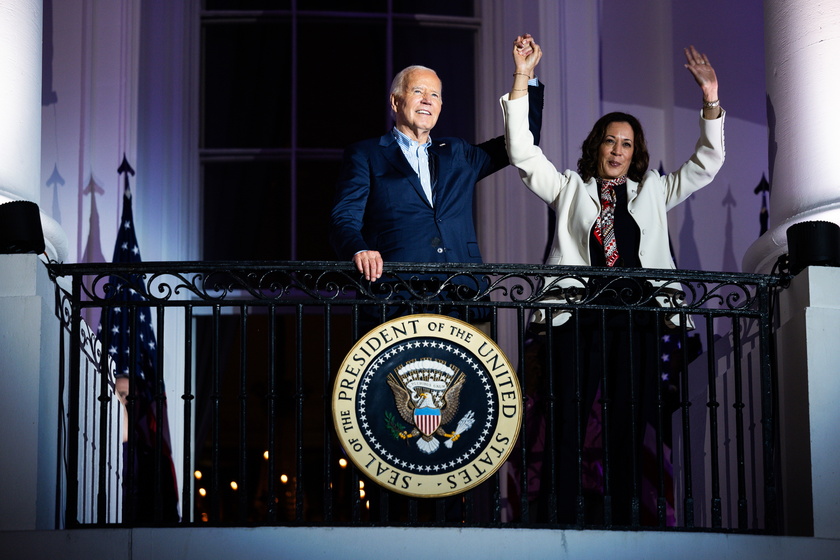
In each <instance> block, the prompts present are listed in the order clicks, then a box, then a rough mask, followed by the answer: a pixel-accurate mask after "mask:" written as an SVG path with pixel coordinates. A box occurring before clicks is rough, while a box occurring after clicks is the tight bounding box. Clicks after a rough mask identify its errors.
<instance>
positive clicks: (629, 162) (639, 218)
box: [501, 36, 725, 524]
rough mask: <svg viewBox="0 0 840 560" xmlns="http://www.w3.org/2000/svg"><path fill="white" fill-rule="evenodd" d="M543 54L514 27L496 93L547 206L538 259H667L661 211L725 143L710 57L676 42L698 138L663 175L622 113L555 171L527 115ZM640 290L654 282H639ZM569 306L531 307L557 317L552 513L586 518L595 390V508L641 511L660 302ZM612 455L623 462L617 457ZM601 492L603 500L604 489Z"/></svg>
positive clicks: (691, 188) (514, 149) (714, 166)
mask: <svg viewBox="0 0 840 560" xmlns="http://www.w3.org/2000/svg"><path fill="white" fill-rule="evenodd" d="M541 56H542V52H541V50H540V47H539V46H538V45H537V44H536V43H534V41H533V39H532V38H531V37H527V36H526V37H518V38H517V41H516V42H515V43H514V49H513V57H514V61H515V63H516V73H515V74H514V82H513V86H512V88H511V91H510V93H509V94H507V95H505V96H503V97H502V99H501V104H502V109H503V113H504V117H505V133H506V136H507V149H508V155H509V156H510V161H511V163H512V164H513V165H515V166H516V167H518V168H519V170H520V176H521V177H522V180H523V182H524V183H525V185H526V186H527V187H528V188H529V189H531V191H533V192H534V193H535V194H536V195H537V196H539V197H540V198H541V199H542V200H543V201H544V202H545V203H546V204H548V205H549V206H551V208H552V209H553V210H554V212H555V214H556V230H555V235H554V239H553V242H552V246H551V251H550V254H549V257H548V260H547V261H546V264H552V265H554V264H560V265H573V266H610V267H634V268H639V267H641V268H660V269H673V268H675V267H674V262H673V260H672V258H671V253H670V245H669V238H668V221H667V217H666V213H667V211H668V210H670V209H671V208H673V207H674V206H676V205H677V204H679V203H680V202H682V201H683V200H685V199H686V198H688V196H689V195H691V194H692V193H693V192H695V191H697V190H699V189H701V188H702V187H704V186H706V185H708V184H709V183H710V182H711V181H712V179H714V177H715V174H716V173H717V172H718V170H720V167H721V165H723V161H724V155H725V154H724V136H723V122H724V116H725V112H724V111H723V110H722V109H721V107H720V102H719V100H718V82H717V77H716V75H715V71H714V69H713V68H712V66H711V64H709V60H708V58H707V57H706V56H705V55H703V54H701V53H699V52H698V51H697V50H696V49H695V48H694V47H693V46H692V47H689V48H687V49H685V56H686V61H687V62H686V65H685V67H686V68H687V69H688V70H689V72H691V74H692V76H694V79H695V81H696V82H697V84H698V85H699V86H700V89H701V91H702V94H703V105H702V115H701V119H700V139H699V141H698V142H697V145H696V147H695V151H694V154H693V155H692V156H691V158H690V159H689V160H688V161H687V162H686V163H684V164H683V165H682V166H681V167H680V168H679V169H678V170H677V171H676V172H674V173H669V174H667V175H660V174H659V173H658V172H657V171H655V170H648V169H647V166H648V162H649V156H648V153H647V146H646V144H645V139H644V132H643V130H642V127H641V124H640V123H639V121H638V120H637V119H636V118H635V117H633V116H632V115H628V114H625V113H610V114H608V115H604V116H603V117H601V118H600V119H599V120H598V121H597V122H596V123H595V125H594V126H593V128H592V131H591V132H590V133H589V135H588V137H587V138H586V140H585V141H584V142H583V146H582V153H581V157H580V159H579V160H578V170H577V172H575V171H571V170H566V171H564V172H562V173H561V172H559V171H558V170H557V169H556V168H555V166H554V165H553V164H552V163H551V162H550V161H549V160H548V159H547V158H546V157H545V155H544V154H543V152H542V151H541V150H540V149H539V148H538V147H537V146H535V145H534V143H533V140H532V138H531V136H530V133H529V132H528V126H527V125H528V105H527V99H525V98H526V97H527V89H528V88H527V78H528V76H529V75H531V74H532V71H533V67H534V66H535V65H536V63H537V62H538V61H539V59H540V58H541ZM572 282H573V281H570V280H567V279H564V280H563V281H560V282H558V286H559V287H568V286H570V285H571V283H572ZM630 284H632V282H630ZM651 284H654V283H651ZM578 286H581V284H580V283H578ZM626 286H627V285H622V284H619V285H618V289H615V288H616V286H615V285H612V286H611V288H612V289H606V290H603V292H602V293H603V294H605V295H602V296H601V297H600V298H599V299H597V300H596V301H595V303H601V304H610V305H613V304H614V305H617V306H619V307H620V306H621V302H620V301H619V300H620V299H621V298H622V297H623V296H625V295H626V294H624V293H622V292H621V288H624V287H626ZM636 287H637V291H638V286H636ZM589 288H590V289H592V288H593V286H592V285H590V286H589ZM594 288H595V290H596V292H597V291H598V290H599V289H600V288H603V286H602V285H598V284H596V285H595V286H594ZM643 290H648V291H649V292H651V293H653V290H651V288H650V286H648V285H647V284H646V285H645V287H644V288H643ZM569 293H570V292H569V291H566V292H565V294H564V296H563V297H564V298H568V297H569ZM578 293H581V292H580V291H579V292H578ZM607 294H612V296H610V295H607ZM656 295H657V297H656V299H657V301H658V302H659V303H660V304H662V305H669V304H670V303H671V302H672V301H673V299H674V298H668V297H667V296H666V295H664V291H657V292H656ZM558 299H559V298H558ZM669 300H671V301H669ZM563 301H566V300H565V299H563ZM576 315H577V316H576V317H575V320H574V321H569V318H570V317H572V314H571V312H564V313H557V314H555V315H554V316H553V317H552V319H551V321H547V320H546V318H545V317H544V316H543V315H542V313H537V314H536V316H535V321H536V322H537V323H548V324H550V325H551V326H552V327H554V329H553V332H552V335H553V336H552V340H553V346H554V348H553V351H554V353H555V354H554V355H555V358H554V360H553V363H554V364H555V371H554V375H555V378H556V380H557V386H558V388H559V389H558V390H559V393H560V394H559V395H558V396H559V402H558V408H559V411H558V413H559V415H560V416H559V417H558V418H557V420H558V423H559V426H558V431H559V436H558V437H559V439H560V442H559V457H558V461H559V468H558V473H559V481H558V507H559V513H560V516H561V521H564V520H565V521H572V522H574V521H577V522H581V521H582V520H583V519H584V517H583V511H584V508H582V507H576V505H577V506H580V505H584V504H586V500H576V498H577V497H579V496H581V494H582V493H583V494H585V492H582V490H584V489H585V484H583V483H582V478H581V472H580V471H579V470H578V461H579V460H581V461H582V456H581V455H579V453H580V452H581V448H582V444H583V441H584V437H585V433H586V430H585V427H586V425H587V423H588V422H589V421H590V420H591V417H590V414H589V411H591V410H592V404H593V403H594V402H595V397H596V395H598V394H600V398H599V401H598V402H599V404H602V405H603V406H602V407H598V408H596V411H604V412H606V414H605V415H604V417H603V418H602V419H603V420H604V422H605V427H604V432H603V435H604V436H605V439H606V443H605V444H604V445H603V452H604V455H605V457H604V459H605V463H606V464H607V465H610V457H612V465H610V467H609V471H608V472H607V473H606V476H605V478H604V482H605V484H604V486H603V487H602V488H600V491H599V494H601V493H602V494H603V495H605V496H610V498H611V504H612V505H611V507H605V508H604V515H605V516H606V518H605V521H607V522H609V521H610V520H612V521H613V522H615V523H618V524H625V523H634V522H638V520H639V519H638V517H636V514H638V511H639V510H638V508H634V507H633V504H634V499H638V498H639V497H640V488H641V470H642V469H641V455H642V444H641V442H642V437H643V434H644V429H645V425H646V422H648V421H649V420H650V411H651V410H652V408H653V404H654V399H655V394H656V382H657V365H658V360H657V355H658V353H657V345H656V342H657V340H656V332H657V327H656V325H655V319H656V317H657V315H658V314H654V313H638V312H636V313H634V314H633V316H632V320H630V319H628V317H630V315H629V314H627V313H626V312H621V311H614V312H606V313H604V314H601V312H600V311H589V312H586V311H577V312H576ZM676 317H678V316H677V315H674V317H672V318H671V319H672V324H671V325H669V326H673V323H674V321H673V319H674V318H676ZM578 390H579V391H580V393H581V395H580V398H579V399H578V398H577V396H576V393H577V391H578ZM607 421H609V425H608V426H607V424H606V422H607ZM654 425H655V424H654ZM616 458H618V460H616ZM619 460H620V461H621V464H622V465H623V466H622V468H616V466H615V465H616V464H618V462H619ZM624 465H626V466H624ZM604 504H605V506H606V505H608V504H610V501H609V500H604ZM635 504H636V505H638V502H635ZM564 514H565V517H564Z"/></svg>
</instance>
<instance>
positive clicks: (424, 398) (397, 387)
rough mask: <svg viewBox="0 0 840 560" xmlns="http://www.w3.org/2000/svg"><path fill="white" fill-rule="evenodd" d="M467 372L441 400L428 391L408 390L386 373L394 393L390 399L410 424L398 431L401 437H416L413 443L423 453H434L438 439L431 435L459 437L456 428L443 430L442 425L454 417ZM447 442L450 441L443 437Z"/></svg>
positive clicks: (453, 439) (438, 443)
mask: <svg viewBox="0 0 840 560" xmlns="http://www.w3.org/2000/svg"><path fill="white" fill-rule="evenodd" d="M466 379H467V376H466V375H465V374H464V373H463V372H461V374H460V375H459V376H458V377H457V378H456V379H455V381H453V382H452V383H451V384H450V385H449V386H448V387H447V388H446V391H444V392H443V395H442V397H441V404H440V405H437V404H436V403H435V399H434V396H433V395H432V393H431V392H426V391H421V390H416V389H415V390H414V391H411V390H409V389H408V388H407V387H405V385H403V383H402V381H401V380H400V379H399V378H398V377H397V376H395V375H394V374H393V373H392V374H389V375H388V385H389V386H390V387H391V391H392V392H393V393H394V402H395V404H396V405H397V410H398V411H399V413H400V416H402V419H403V420H405V421H406V422H408V423H409V424H411V425H412V426H413V427H412V429H411V431H410V432H409V431H407V430H403V431H402V432H400V434H399V435H400V437H401V438H402V439H410V438H413V437H418V436H419V439H418V440H417V447H418V448H419V449H420V451H422V452H423V453H428V454H431V453H434V452H435V451H437V450H438V447H440V442H439V441H438V440H437V438H436V437H435V436H443V437H446V438H449V439H450V440H451V441H455V440H457V439H458V438H459V437H460V432H459V431H457V430H456V431H455V432H452V433H446V431H445V430H444V429H443V428H442V426H445V425H446V424H448V423H449V422H451V421H452V419H453V418H454V417H455V414H456V413H457V412H458V400H459V399H460V396H461V388H462V387H463V386H464V382H465V381H466ZM447 444H448V445H449V446H451V445H452V444H451V443H449V441H447Z"/></svg>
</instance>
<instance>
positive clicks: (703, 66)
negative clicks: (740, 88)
mask: <svg viewBox="0 0 840 560" xmlns="http://www.w3.org/2000/svg"><path fill="white" fill-rule="evenodd" d="M685 60H686V65H685V67H686V68H688V71H689V72H691V75H692V76H694V80H695V81H696V82H697V85H699V86H700V89H701V90H702V91H703V116H704V117H706V118H707V119H708V118H717V117H719V116H720V114H721V111H722V110H721V109H720V106H719V103H720V98H719V97H718V80H717V74H715V69H714V68H713V67H712V64H711V63H710V62H709V57H707V56H706V55H705V54H703V53H701V52H699V51H698V50H697V49H695V48H694V45H691V46H690V47H688V48H687V49H685ZM710 105H711V106H710Z"/></svg>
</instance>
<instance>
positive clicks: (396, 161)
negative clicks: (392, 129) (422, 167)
mask: <svg viewBox="0 0 840 560" xmlns="http://www.w3.org/2000/svg"><path fill="white" fill-rule="evenodd" d="M379 145H380V146H381V147H382V153H383V155H384V156H385V159H387V160H388V162H389V163H390V164H391V165H393V166H394V168H396V169H397V171H399V172H400V173H402V174H403V175H404V176H405V178H406V179H408V182H409V183H411V186H412V187H413V188H414V191H415V192H416V193H417V196H419V197H420V199H421V200H422V201H423V202H424V203H425V204H426V205H427V206H431V205H430V204H429V200H428V199H427V198H426V193H425V192H423V185H421V184H420V177H418V176H417V173H415V172H414V169H412V168H411V165H409V164H408V160H406V159H405V156H404V155H403V153H402V149H401V148H400V145H399V144H397V140H396V138H394V136H393V135H392V134H390V133H388V134H385V135H384V136H382V138H380V139H379ZM432 188H434V186H433V187H432Z"/></svg>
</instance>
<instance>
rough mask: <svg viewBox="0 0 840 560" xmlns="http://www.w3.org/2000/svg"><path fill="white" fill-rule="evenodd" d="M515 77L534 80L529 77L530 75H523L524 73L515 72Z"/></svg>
mask: <svg viewBox="0 0 840 560" xmlns="http://www.w3.org/2000/svg"><path fill="white" fill-rule="evenodd" d="M513 75H514V76H525V77H526V78H528V79H529V80H533V78H532V77H531V76H529V75H528V74H523V73H522V72H514V73H513Z"/></svg>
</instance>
